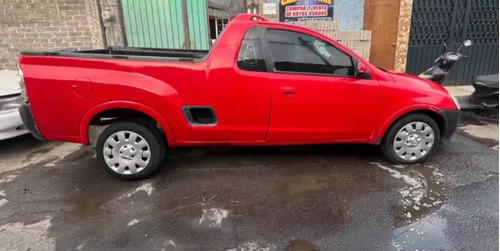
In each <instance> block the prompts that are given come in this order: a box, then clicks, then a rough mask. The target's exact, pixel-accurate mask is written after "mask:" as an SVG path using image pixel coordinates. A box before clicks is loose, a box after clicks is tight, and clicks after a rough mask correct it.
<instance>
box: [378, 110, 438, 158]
mask: <svg viewBox="0 0 500 251" xmlns="http://www.w3.org/2000/svg"><path fill="white" fill-rule="evenodd" d="M440 140H441V132H440V130H439V126H438V125H437V123H436V121H434V120H433V119H432V118H431V117H429V116H427V115H424V114H420V113H414V114H409V115H407V116H405V117H403V118H401V119H399V120H397V121H396V123H394V124H393V125H392V126H391V127H390V128H389V130H387V132H386V133H385V136H384V138H383V139H382V142H381V144H380V149H381V151H382V154H383V155H384V156H385V157H386V158H388V159H389V160H390V161H391V162H393V163H397V164H414V163H420V162H423V161H425V160H426V159H427V158H429V156H431V155H432V154H434V152H435V151H436V149H437V148H438V147H439V142H440ZM430 142H432V143H430ZM419 153H420V154H419Z"/></svg>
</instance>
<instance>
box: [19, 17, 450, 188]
mask: <svg viewBox="0 0 500 251" xmlns="http://www.w3.org/2000/svg"><path fill="white" fill-rule="evenodd" d="M19 62H20V67H21V68H22V71H23V72H24V82H23V81H21V86H22V88H23V89H25V90H26V93H27V96H25V99H26V100H25V101H26V102H25V103H24V104H23V105H22V106H21V107H20V111H21V114H22V117H23V121H24V123H25V124H26V126H27V127H28V128H29V130H30V131H31V132H32V134H33V135H34V136H35V137H37V138H39V139H46V140H61V141H70V142H79V143H82V144H85V145H87V144H89V134H88V128H89V126H90V125H109V126H108V127H107V128H106V129H105V130H104V131H103V132H102V133H101V135H100V136H99V138H98V140H97V144H96V153H97V156H98V159H99V161H100V162H101V163H102V166H103V167H104V168H105V169H106V170H107V171H108V172H109V173H111V174H113V175H114V176H116V177H120V178H123V179H140V178H144V177H147V176H149V175H150V174H151V173H153V172H154V171H155V170H157V169H158V168H159V167H160V166H161V162H162V159H163V157H164V155H165V152H166V149H167V147H169V148H170V147H176V146H199V145H289V144H324V143H367V144H376V145H380V147H381V150H382V153H383V154H384V155H385V156H386V157H387V158H389V159H390V160H391V161H393V162H396V163H405V164H407V163H417V162H420V161H423V160H425V159H426V158H428V157H429V156H430V155H431V154H432V153H433V152H434V151H435V150H436V149H437V147H438V145H439V144H440V143H442V142H443V141H445V140H446V139H448V138H450V137H451V135H452V134H453V132H454V131H455V129H456V126H457V124H458V120H459V116H460V111H459V110H458V109H457V104H456V102H454V100H453V99H452V97H451V96H450V95H449V94H448V92H447V91H446V90H445V89H444V88H443V87H442V86H440V85H438V84H436V83H433V82H431V81H428V80H424V79H421V78H417V77H414V76H410V75H406V74H402V73H393V72H387V71H385V70H382V69H378V68H377V67H374V66H372V65H371V64H370V63H369V62H367V61H366V60H365V59H363V58H361V57H359V56H358V55H356V54H355V53H354V52H352V51H351V50H349V49H347V48H346V47H344V46H342V45H340V44H339V43H337V42H336V41H334V40H332V39H331V38H328V37H326V36H324V35H322V34H320V33H318V32H316V31H313V30H311V29H307V28H304V27H300V26H295V25H290V24H285V23H277V22H270V21H268V20H267V19H265V18H264V17H262V16H258V15H253V14H241V15H238V16H236V17H235V18H234V19H232V21H231V22H230V23H229V25H228V26H227V28H226V29H225V30H224V31H223V32H222V34H221V36H220V37H219V38H218V40H217V42H216V44H215V45H214V46H213V48H212V50H211V51H210V52H209V51H184V50H161V49H137V48H127V49H123V48H122V49H117V48H109V49H103V50H90V51H74V52H51V53H43V52H24V53H22V55H21V57H20V60H19ZM54 73H57V74H54Z"/></svg>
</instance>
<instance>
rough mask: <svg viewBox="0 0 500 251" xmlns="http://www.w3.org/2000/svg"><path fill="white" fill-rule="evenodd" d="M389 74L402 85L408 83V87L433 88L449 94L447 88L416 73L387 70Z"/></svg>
mask: <svg viewBox="0 0 500 251" xmlns="http://www.w3.org/2000/svg"><path fill="white" fill-rule="evenodd" d="M387 72H388V73H389V75H390V76H391V77H392V79H393V80H394V82H396V83H398V84H402V85H408V87H411V88H422V89H431V90H435V91H441V92H444V93H446V94H448V90H446V89H445V88H444V87H443V86H442V85H440V84H438V83H436V82H433V81H430V80H427V79H423V78H419V77H417V76H414V75H410V74H406V73H401V72H394V71H387Z"/></svg>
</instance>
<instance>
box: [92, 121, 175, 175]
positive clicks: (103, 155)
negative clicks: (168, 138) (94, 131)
mask: <svg viewBox="0 0 500 251" xmlns="http://www.w3.org/2000/svg"><path fill="white" fill-rule="evenodd" d="M163 137H164V136H163V135H162V133H161V132H160V131H159V129H158V128H157V127H155V126H154V125H151V124H150V123H148V122H145V121H142V120H123V121H118V122H115V123H113V124H111V125H110V126H108V127H107V128H106V129H105V130H104V131H103V132H102V133H101V135H100V136H99V139H98V140H97V144H96V155H97V158H98V159H99V161H100V162H101V165H102V166H103V167H104V168H105V170H106V171H107V172H108V173H110V174H111V175H113V176H115V177H118V178H121V179H125V180H138V179H143V178H146V177H148V176H149V175H151V174H152V173H154V172H155V171H156V170H158V169H159V168H160V166H161V164H162V159H163V156H164V154H165V151H166V144H165V141H164V140H162V139H163Z"/></svg>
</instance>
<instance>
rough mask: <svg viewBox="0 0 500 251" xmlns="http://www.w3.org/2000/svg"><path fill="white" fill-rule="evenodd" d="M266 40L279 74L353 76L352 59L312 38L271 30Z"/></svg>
mask: <svg viewBox="0 0 500 251" xmlns="http://www.w3.org/2000/svg"><path fill="white" fill-rule="evenodd" d="M267 40H268V42H269V46H270V48H271V54H272V57H273V60H274V68H275V70H276V71H280V72H297V73H316V74H330V75H337V76H354V66H353V65H354V64H353V60H352V58H351V56H349V55H347V54H345V53H344V52H342V51H341V50H339V49H337V48H335V47H334V46H333V45H331V44H329V43H326V42H324V41H322V40H320V39H317V38H315V37H313V36H309V35H306V34H302V33H298V32H293V31H286V30H275V29H270V30H268V31H267Z"/></svg>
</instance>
